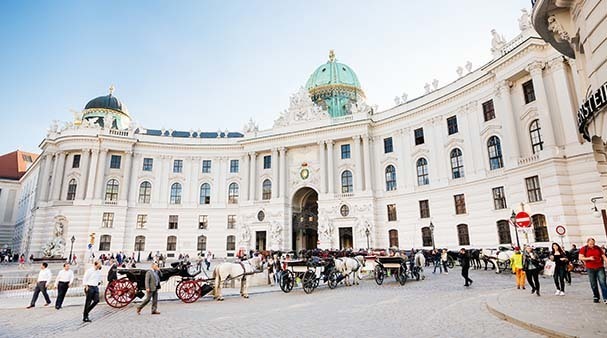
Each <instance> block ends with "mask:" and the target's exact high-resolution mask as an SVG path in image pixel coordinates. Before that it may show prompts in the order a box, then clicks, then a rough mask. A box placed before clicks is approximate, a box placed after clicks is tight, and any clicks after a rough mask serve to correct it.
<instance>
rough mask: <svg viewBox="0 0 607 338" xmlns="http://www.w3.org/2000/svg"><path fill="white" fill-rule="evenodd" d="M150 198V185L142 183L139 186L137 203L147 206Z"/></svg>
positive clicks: (146, 182)
mask: <svg viewBox="0 0 607 338" xmlns="http://www.w3.org/2000/svg"><path fill="white" fill-rule="evenodd" d="M151 197H152V183H150V182H148V181H143V182H141V184H140V185H139V203H144V204H149V203H150V199H151Z"/></svg>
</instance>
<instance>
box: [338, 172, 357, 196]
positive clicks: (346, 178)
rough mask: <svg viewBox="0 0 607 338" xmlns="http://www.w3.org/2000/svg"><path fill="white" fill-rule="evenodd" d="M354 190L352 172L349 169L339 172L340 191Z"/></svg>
mask: <svg viewBox="0 0 607 338" xmlns="http://www.w3.org/2000/svg"><path fill="white" fill-rule="evenodd" d="M352 191H354V188H353V186H352V172H351V171H350V170H345V171H344V172H343V173H341V192H342V193H343V194H345V193H349V192H352Z"/></svg>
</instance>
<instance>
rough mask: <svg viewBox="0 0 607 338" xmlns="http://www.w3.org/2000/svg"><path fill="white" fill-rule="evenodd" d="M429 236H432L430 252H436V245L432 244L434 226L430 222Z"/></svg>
mask: <svg viewBox="0 0 607 338" xmlns="http://www.w3.org/2000/svg"><path fill="white" fill-rule="evenodd" d="M430 235H431V236H432V250H436V245H435V244H434V224H432V221H430Z"/></svg>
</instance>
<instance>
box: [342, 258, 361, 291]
mask: <svg viewBox="0 0 607 338" xmlns="http://www.w3.org/2000/svg"><path fill="white" fill-rule="evenodd" d="M364 266H365V257H364V256H362V255H358V256H356V257H354V258H350V257H341V258H337V259H335V269H336V270H337V271H339V272H341V274H342V275H343V276H344V277H345V283H346V286H350V285H352V284H351V283H350V274H352V278H353V280H354V284H356V285H358V280H360V276H358V272H359V271H360V269H361V268H362V267H364Z"/></svg>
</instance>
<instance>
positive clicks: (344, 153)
mask: <svg viewBox="0 0 607 338" xmlns="http://www.w3.org/2000/svg"><path fill="white" fill-rule="evenodd" d="M347 158H350V145H349V144H342V145H341V159H342V160H345V159H347Z"/></svg>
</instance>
